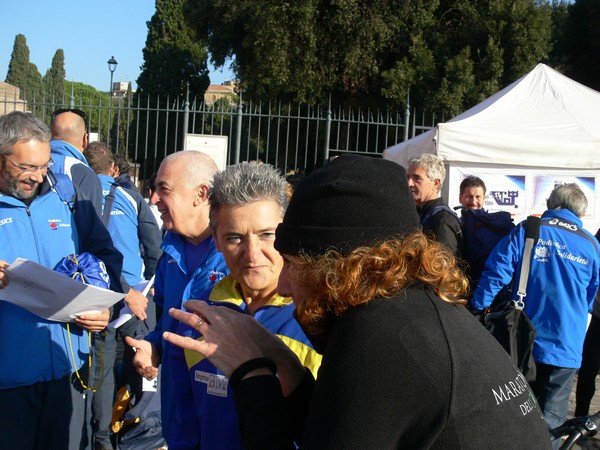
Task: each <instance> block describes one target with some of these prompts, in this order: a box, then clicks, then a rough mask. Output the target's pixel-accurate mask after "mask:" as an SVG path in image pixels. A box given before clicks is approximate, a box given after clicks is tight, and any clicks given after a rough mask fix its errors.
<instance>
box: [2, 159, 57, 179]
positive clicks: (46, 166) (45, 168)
mask: <svg viewBox="0 0 600 450" xmlns="http://www.w3.org/2000/svg"><path fill="white" fill-rule="evenodd" d="M2 156H4V159H6V160H7V161H8V162H9V163H11V164H12V165H13V166H15V167H16V168H17V169H19V172H21V173H22V174H23V175H31V174H33V173H35V172H37V171H38V170H39V171H41V172H46V171H48V169H50V168H51V167H52V166H53V165H54V161H52V158H50V161H48V162H47V163H46V164H44V165H43V166H29V165H27V166H20V165H18V164H15V163H14V162H12V161H11V159H10V158H9V157H8V156H6V155H2Z"/></svg>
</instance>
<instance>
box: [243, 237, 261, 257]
mask: <svg viewBox="0 0 600 450" xmlns="http://www.w3.org/2000/svg"><path fill="white" fill-rule="evenodd" d="M260 254H261V246H260V240H259V239H258V238H257V237H256V236H252V237H250V238H249V239H248V240H246V257H247V258H248V259H249V260H250V261H256V260H258V258H259V255H260Z"/></svg>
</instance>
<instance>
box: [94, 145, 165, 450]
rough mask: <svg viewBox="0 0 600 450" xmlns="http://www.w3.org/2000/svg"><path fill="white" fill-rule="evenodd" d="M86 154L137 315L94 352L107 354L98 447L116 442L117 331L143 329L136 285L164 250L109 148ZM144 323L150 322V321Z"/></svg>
mask: <svg viewBox="0 0 600 450" xmlns="http://www.w3.org/2000/svg"><path fill="white" fill-rule="evenodd" d="M84 157H86V159H87V160H88V162H89V164H90V167H91V168H92V170H94V172H95V173H96V174H98V178H99V179H100V182H101V183H102V193H103V196H104V210H103V212H102V220H103V222H104V225H105V226H106V227H107V228H108V231H109V233H110V235H111V237H112V239H113V242H114V245H115V247H116V248H117V249H118V250H119V251H120V252H121V253H122V254H123V271H122V272H121V280H122V281H121V282H122V284H123V287H124V289H125V290H126V292H128V294H127V296H126V297H125V299H124V300H125V303H126V304H127V306H128V307H129V309H130V310H131V311H132V312H133V314H134V315H135V317H132V318H131V319H130V320H128V321H127V322H126V323H124V324H123V325H121V326H120V327H119V328H118V329H115V328H112V327H108V328H107V329H106V330H105V331H104V332H103V333H102V334H101V337H102V345H101V346H100V345H98V346H95V348H94V350H95V352H94V354H98V356H100V355H102V358H103V361H104V365H103V370H101V368H100V367H99V366H96V374H97V377H96V379H102V384H101V385H100V387H99V388H98V389H97V391H96V393H95V394H94V399H93V402H92V414H93V423H94V448H95V449H96V450H101V449H110V448H112V444H111V441H110V422H111V418H112V406H113V397H114V390H115V375H114V370H113V366H114V363H115V360H116V357H117V340H118V336H121V337H124V336H131V337H135V336H137V334H138V331H142V330H138V325H139V324H140V321H141V320H143V321H145V320H146V318H147V314H146V309H147V305H148V299H147V298H146V297H145V296H144V295H142V293H141V292H139V291H137V290H135V289H134V288H135V287H136V285H137V284H138V283H140V282H142V281H143V280H149V279H151V278H152V277H153V276H154V273H155V270H156V264H157V262H158V258H159V257H160V255H161V253H162V251H161V249H160V243H161V239H162V238H161V235H160V231H159V229H158V225H157V224H156V221H155V220H154V215H153V214H152V211H150V208H149V207H148V204H147V203H146V202H145V201H144V199H143V197H142V196H141V195H140V193H139V192H137V191H130V190H127V189H124V188H122V187H120V186H118V185H117V184H116V183H115V180H114V178H113V174H114V173H115V168H114V165H115V163H114V157H113V154H112V152H111V150H110V148H108V147H107V146H106V145H104V144H102V143H101V142H92V143H91V144H89V145H88V146H87V147H86V148H85V150H84ZM107 208H110V209H107ZM142 326H144V327H145V326H146V325H145V322H144V323H143V324H142ZM144 331H147V330H144ZM100 350H101V351H100Z"/></svg>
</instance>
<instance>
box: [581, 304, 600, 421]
mask: <svg viewBox="0 0 600 450" xmlns="http://www.w3.org/2000/svg"><path fill="white" fill-rule="evenodd" d="M599 370H600V319H599V318H598V317H596V316H594V315H592V320H591V322H590V326H589V327H588V330H587V333H586V335H585V341H584V343H583V358H582V361H581V368H580V369H579V375H578V376H577V389H576V391H575V401H576V403H575V416H587V415H588V414H589V413H590V402H591V401H592V398H593V397H594V393H595V392H596V376H597V375H598V371H599ZM592 412H593V413H596V412H597V411H592Z"/></svg>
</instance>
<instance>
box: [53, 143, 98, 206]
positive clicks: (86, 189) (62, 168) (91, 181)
mask: <svg viewBox="0 0 600 450" xmlns="http://www.w3.org/2000/svg"><path fill="white" fill-rule="evenodd" d="M50 154H51V156H52V161H54V166H52V170H53V171H54V172H55V173H64V174H66V175H68V176H69V177H70V178H71V180H72V181H73V184H74V185H75V186H77V190H78V191H79V197H80V199H81V200H85V199H87V200H90V201H91V202H92V204H93V205H94V208H95V209H96V213H97V214H98V216H99V217H101V216H102V187H101V186H100V181H99V180H98V177H97V176H96V173H95V172H94V171H93V170H92V169H91V168H90V165H89V164H88V162H87V159H85V156H83V153H81V152H80V151H79V150H77V148H75V147H74V146H73V145H71V144H69V143H68V142H65V141H60V140H58V139H53V140H51V141H50Z"/></svg>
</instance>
